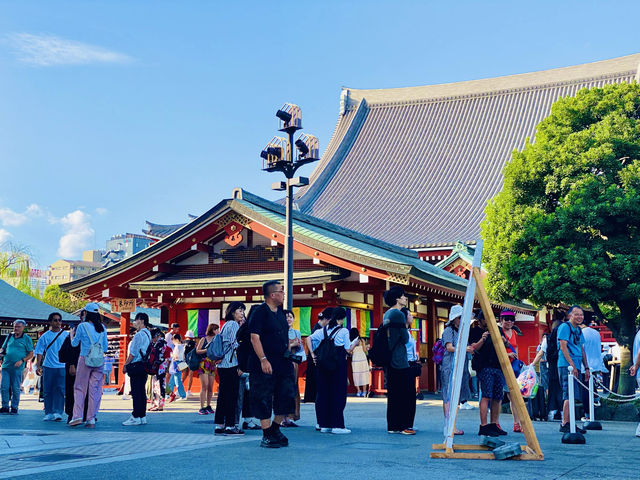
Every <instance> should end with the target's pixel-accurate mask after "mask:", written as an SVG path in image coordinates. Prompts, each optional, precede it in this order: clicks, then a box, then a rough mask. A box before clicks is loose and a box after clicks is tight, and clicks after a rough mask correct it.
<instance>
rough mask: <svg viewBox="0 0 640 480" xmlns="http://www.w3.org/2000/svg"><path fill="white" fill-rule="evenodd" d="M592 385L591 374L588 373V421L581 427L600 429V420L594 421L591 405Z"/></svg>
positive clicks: (592, 406) (592, 396)
mask: <svg viewBox="0 0 640 480" xmlns="http://www.w3.org/2000/svg"><path fill="white" fill-rule="evenodd" d="M593 391H594V385H593V375H589V421H588V422H584V423H583V424H582V428H584V429H585V430H602V424H601V423H600V422H596V420H595V418H596V413H595V410H596V409H595V406H594V405H593V401H594V400H593V399H594V395H593Z"/></svg>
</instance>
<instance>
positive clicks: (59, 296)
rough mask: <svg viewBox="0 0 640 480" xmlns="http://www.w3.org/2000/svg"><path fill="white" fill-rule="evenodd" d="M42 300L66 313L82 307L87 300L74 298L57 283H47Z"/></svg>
mask: <svg viewBox="0 0 640 480" xmlns="http://www.w3.org/2000/svg"><path fill="white" fill-rule="evenodd" d="M42 301H43V302H45V303H48V304H49V305H51V306H52V307H55V308H58V309H60V310H62V311H64V312H67V313H73V312H76V311H78V310H80V309H82V308H84V306H85V304H86V303H87V302H85V301H82V300H75V299H74V298H73V297H72V296H71V295H69V293H67V292H64V291H62V289H61V288H60V286H59V285H49V286H48V287H47V288H45V289H44V293H43V294H42Z"/></svg>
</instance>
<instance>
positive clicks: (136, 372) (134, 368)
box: [127, 361, 147, 377]
mask: <svg viewBox="0 0 640 480" xmlns="http://www.w3.org/2000/svg"><path fill="white" fill-rule="evenodd" d="M146 374H147V371H146V369H145V368H144V362H142V361H140V362H131V363H130V364H128V365H127V375H129V376H130V377H138V376H141V375H146Z"/></svg>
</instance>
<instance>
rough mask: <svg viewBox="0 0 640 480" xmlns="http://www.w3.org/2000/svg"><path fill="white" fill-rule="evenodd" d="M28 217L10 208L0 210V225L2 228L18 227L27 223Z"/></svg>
mask: <svg viewBox="0 0 640 480" xmlns="http://www.w3.org/2000/svg"><path fill="white" fill-rule="evenodd" d="M27 220H29V217H27V216H26V215H25V214H24V213H18V212H14V211H13V210H11V209H10V208H6V207H4V208H0V223H1V224H2V226H3V227H19V226H20V225H23V224H25V223H27Z"/></svg>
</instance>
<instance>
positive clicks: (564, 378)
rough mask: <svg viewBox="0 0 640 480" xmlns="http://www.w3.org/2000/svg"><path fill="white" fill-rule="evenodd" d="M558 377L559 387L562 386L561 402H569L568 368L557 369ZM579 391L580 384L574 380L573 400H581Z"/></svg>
mask: <svg viewBox="0 0 640 480" xmlns="http://www.w3.org/2000/svg"><path fill="white" fill-rule="evenodd" d="M574 373H575V372H574ZM579 373H580V372H578V374H579ZM558 377H560V385H562V400H569V367H558ZM579 389H580V384H579V383H578V382H577V381H576V379H575V378H574V380H573V398H574V399H575V400H577V401H580V398H581V397H580V391H579Z"/></svg>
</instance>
